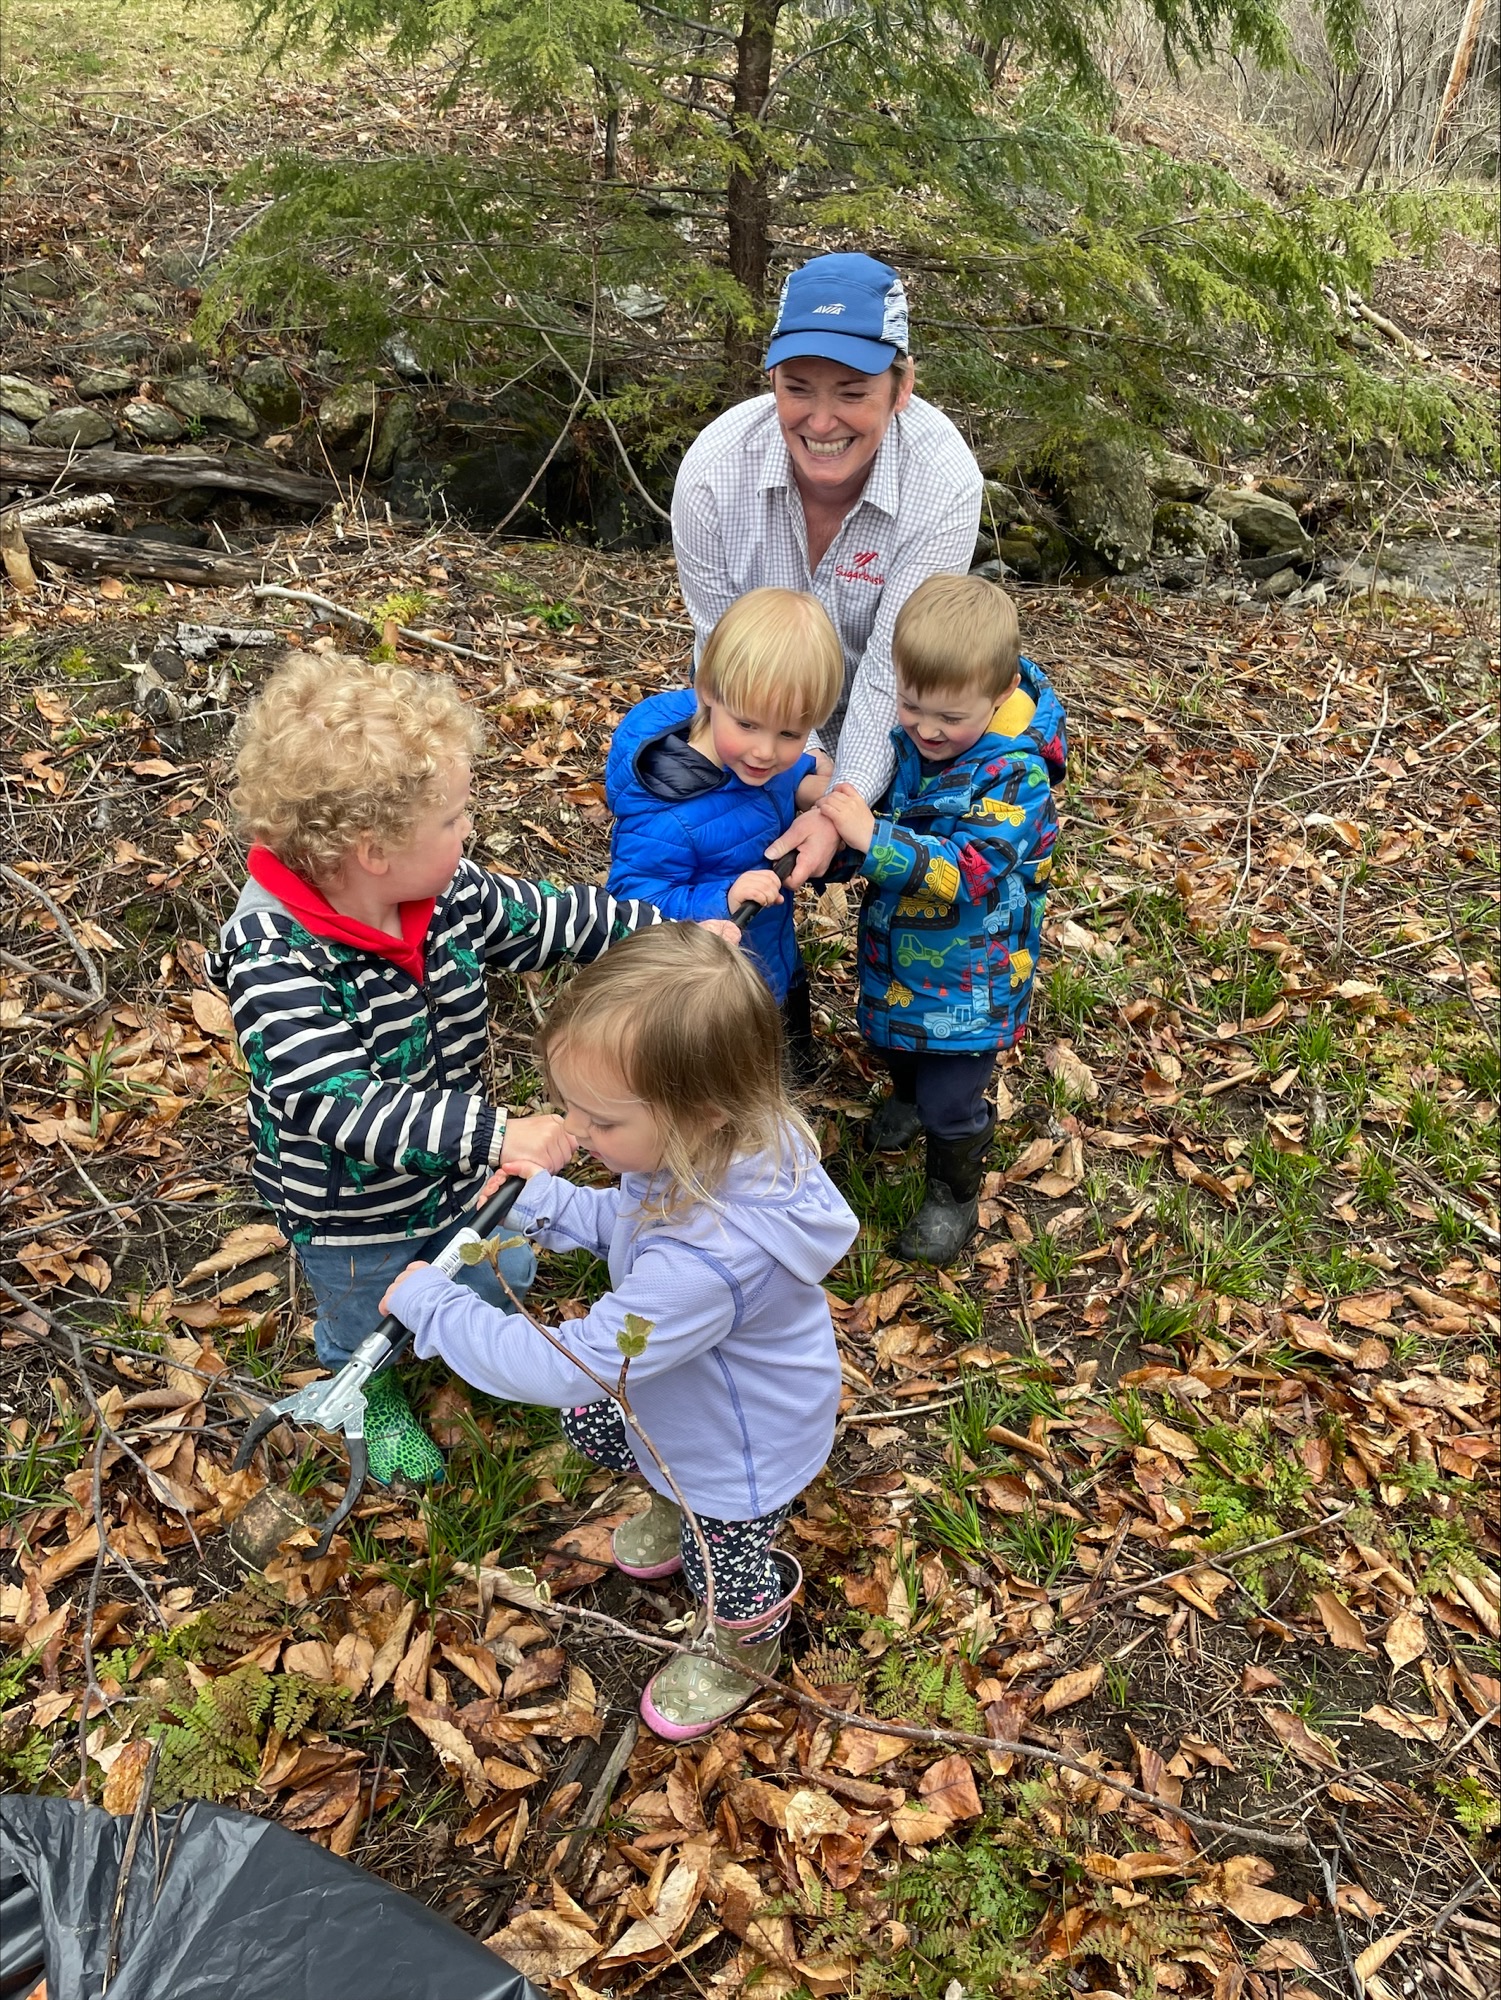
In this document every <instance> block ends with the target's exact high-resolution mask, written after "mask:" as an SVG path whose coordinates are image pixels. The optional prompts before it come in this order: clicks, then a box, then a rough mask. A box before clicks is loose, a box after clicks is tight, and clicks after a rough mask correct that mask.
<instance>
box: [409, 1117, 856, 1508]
mask: <svg viewBox="0 0 1501 2000" xmlns="http://www.w3.org/2000/svg"><path fill="white" fill-rule="evenodd" d="M789 1150H790V1149H789ZM648 1187H649V1181H648V1178H647V1176H645V1175H643V1174H627V1175H626V1176H625V1177H624V1179H623V1181H622V1183H621V1185H620V1186H619V1187H618V1188H585V1187H575V1186H574V1185H573V1184H572V1183H571V1182H569V1181H566V1180H560V1179H558V1178H557V1177H556V1176H554V1175H552V1174H545V1173H539V1174H536V1175H534V1176H533V1177H532V1179H531V1180H530V1181H528V1182H527V1185H526V1188H525V1189H524V1191H523V1192H522V1194H521V1196H520V1198H519V1200H518V1201H517V1203H516V1206H515V1208H514V1209H513V1210H512V1211H511V1220H512V1222H513V1223H514V1224H515V1225H516V1226H517V1227H519V1228H522V1229H524V1230H525V1231H526V1233H527V1235H528V1236H529V1237H531V1238H533V1239H534V1240H535V1241H536V1242H538V1243H540V1244H541V1245H542V1246H543V1247H544V1248H546V1249H549V1250H561V1251H567V1250H578V1249H584V1250H592V1251H593V1252H594V1253H595V1255H596V1256H599V1257H604V1258H606V1259H608V1262H609V1266H610V1287H611V1288H610V1290H609V1291H608V1292H607V1293H606V1295H605V1296H604V1297H603V1298H602V1299H600V1300H599V1302H598V1303H597V1304H596V1305H594V1306H593V1307H591V1309H590V1311H589V1313H588V1315H587V1316H586V1317H585V1318H584V1319H572V1320H564V1321H563V1323H562V1325H561V1326H560V1327H559V1328H558V1336H559V1338H560V1339H561V1340H562V1341H563V1342H564V1344H565V1345H566V1346H567V1347H568V1348H569V1349H570V1350H571V1351H572V1352H573V1353H574V1354H576V1355H578V1356H579V1358H580V1359H581V1360H585V1361H587V1362H588V1363H589V1365H590V1366H591V1367H592V1368H593V1369H594V1371H595V1373H596V1374H598V1375H601V1376H603V1377H604V1379H605V1380H606V1381H608V1382H613V1381H614V1380H615V1379H616V1377H617V1376H618V1374H619V1372H620V1351H619V1349H618V1348H617V1346H616V1344H615V1336H616V1334H617V1333H619V1332H620V1331H621V1329H622V1327H623V1325H624V1322H625V1316H626V1314H627V1313H628V1312H631V1313H637V1314H639V1315H640V1316H641V1317H642V1318H643V1319H647V1320H650V1321H652V1322H653V1330H652V1333H651V1336H650V1338H649V1340H648V1342H647V1347H646V1351H645V1353H644V1354H642V1355H641V1356H640V1357H639V1358H638V1359H636V1360H634V1361H632V1363H631V1367H630V1374H629V1376H628V1378H627V1389H628V1393H629V1395H630V1399H631V1403H632V1405H633V1407H634V1409H635V1411H636V1414H637V1416H638V1417H639V1418H640V1420H641V1423H642V1425H643V1427H644V1428H645V1429H646V1431H647V1432H648V1434H649V1435H650V1437H651V1439H652V1441H653V1443H654V1444H655V1445H656V1447H657V1449H658V1451H659V1452H660V1453H661V1454H662V1457H663V1458H664V1459H665V1460H666V1462H667V1464H668V1465H669V1466H670V1467H671V1468H672V1473H673V1477H674V1478H675V1479H676V1480H677V1482H678V1484H679V1486H680V1487H681V1488H682V1490H683V1494H684V1497H685V1498H686V1499H687V1501H688V1504H689V1505H690V1506H691V1507H692V1508H693V1509H694V1511H695V1512H701V1513H704V1514H707V1515H710V1516H712V1517H714V1518H717V1519H719V1520H728V1521H743V1520H750V1519H752V1518H754V1517H755V1516H757V1515H760V1514H769V1513H771V1512H772V1510H773V1509H774V1508H777V1507H782V1506H785V1505H786V1504H787V1503H788V1502H789V1501H791V1500H792V1499H794V1498H795V1497H796V1496H797V1494H799V1493H800V1492H801V1491H802V1489H803V1488H804V1487H805V1486H806V1485H807V1484H808V1482H809V1480H811V1479H812V1478H813V1477H814V1476H815V1475H816V1474H817V1473H818V1472H820V1471H821V1470H822V1469H823V1465H824V1462H825V1460H826V1459H827V1458H828V1455H829V1448H830V1446H831V1445H832V1443H833V1441H834V1418H835V1413H836V1411H837V1409H838V1406H839V1386H840V1378H839V1355H838V1351H837V1349H836V1347H835V1343H834V1327H833V1323H832V1321H831V1320H830V1317H829V1307H828V1301H827V1300H826V1299H825V1297H824V1294H823V1280H824V1278H825V1277H826V1276H827V1275H828V1273H829V1271H830V1270H832V1269H833V1267H834V1265H835V1264H837V1263H838V1261H839V1259H840V1258H841V1257H842V1256H843V1255H844V1253H845V1251H846V1250H848V1248H849V1246H850V1244H851V1243H852V1242H853V1241H854V1239H855V1237H856V1235H857V1233H858V1231H859V1224H858V1222H857V1221H856V1219H855V1217H854V1215H853V1214H852V1213H851V1211H850V1209H849V1207H848V1206H847V1205H846V1203H845V1200H844V1197H843V1196H842V1195H841V1194H840V1192H839V1190H838V1189H837V1188H836V1187H835V1186H834V1184H833V1182H832V1181H831V1180H830V1179H829V1177H828V1175H827V1174H826V1173H825V1172H824V1171H823V1169H822V1167H820V1166H819V1165H818V1164H817V1163H816V1162H815V1161H814V1160H813V1159H812V1158H811V1157H810V1156H809V1155H808V1153H807V1151H806V1149H805V1148H804V1147H802V1146H801V1144H800V1143H799V1145H798V1154H797V1156H796V1161H795V1164H794V1163H793V1161H789V1163H788V1164H787V1165H786V1166H782V1167H777V1166H776V1165H775V1164H774V1162H772V1161H771V1160H769V1159H766V1158H759V1159H749V1160H737V1161H736V1162H735V1163H734V1165H733V1166H732V1167H731V1169H730V1172H729V1175H728V1176H727V1178H726V1181H725V1184H724V1186H723V1188H722V1189H721V1190H720V1195H719V1206H718V1207H710V1206H709V1205H708V1204H707V1203H701V1204H695V1205H694V1206H693V1207H692V1208H690V1209H688V1210H687V1211H686V1212H685V1213H684V1214H683V1215H682V1216H681V1217H680V1218H676V1217H675V1218H673V1219H672V1220H671V1221H665V1222H664V1221H662V1220H660V1219H659V1218H657V1217H655V1216H647V1215H643V1213H642V1210H641V1206H640V1204H641V1201H642V1198H643V1197H644V1196H645V1194H646V1193H647V1190H648ZM392 1303H393V1306H394V1309H395V1312H396V1316H397V1317H398V1319H400V1320H401V1321H402V1323H403V1324H404V1325H406V1326H409V1327H411V1328H412V1330H413V1332H414V1334H415V1336H416V1340H415V1346H416V1351H417V1353H418V1354H419V1355H422V1356H423V1357H424V1358H428V1357H431V1356H433V1355H441V1357H442V1358H443V1360H445V1361H446V1362H447V1363H448V1365H449V1366H450V1367H451V1368H452V1369H454V1370H455V1372H456V1373H457V1374H459V1375H461V1376H462V1377H463V1378H464V1380H465V1381H466V1382H471V1383H473V1384H474V1386H475V1387H476V1388H478V1389H483V1390H485V1391H487V1392H488V1393H489V1394H490V1395H492V1396H504V1397H506V1398H507V1399H509V1400H510V1401H512V1402H516V1403H539V1404H544V1405H550V1406H552V1407H553V1408H557V1409H571V1408H573V1407H575V1406H576V1405H579V1404H582V1403H593V1402H598V1401H599V1400H600V1391H599V1390H598V1388H597V1387H596V1386H595V1385H594V1383H592V1382H591V1381H590V1380H589V1379H588V1377H587V1376H586V1375H583V1374H581V1373H580V1372H579V1370H578V1369H577V1368H576V1367H574V1366H572V1365H571V1364H570V1363H569V1362H567V1361H565V1360H564V1359H563V1357H562V1356H561V1355H560V1354H559V1353H558V1352H557V1350H556V1348H553V1347H550V1346H549V1345H548V1344H547V1342H546V1341H544V1340H543V1339H542V1337H541V1335H540V1334H539V1333H538V1332H537V1331H536V1329H535V1328H534V1327H533V1326H532V1325H530V1323H529V1322H528V1321H527V1320H525V1319H524V1318H522V1317H521V1316H520V1315H519V1314H510V1313H503V1312H499V1311H497V1310H496V1309H495V1308H494V1307H493V1306H487V1305H485V1304H484V1303H483V1302H482V1301H481V1300H479V1299H477V1298H476V1297H475V1295H474V1293H473V1292H471V1291H468V1290H466V1289H464V1288H463V1287H461V1286H459V1285H455V1284H454V1283H453V1282H452V1281H451V1280H450V1279H448V1278H445V1277H443V1276H441V1275H440V1274H439V1273H438V1272H436V1271H434V1270H432V1269H427V1270H423V1271H418V1272H417V1273H416V1274H415V1275H414V1276H412V1277H410V1278H408V1279H407V1280H406V1281H405V1282H404V1283H403V1284H402V1285H401V1287H400V1289H399V1290H398V1292H397V1293H396V1296H395V1298H394V1300H393V1301H392ZM631 1445H632V1449H633V1450H634V1452H635V1454H636V1460H637V1463H638V1465H639V1467H640V1470H641V1475H642V1477H643V1478H644V1479H645V1480H646V1482H647V1484H648V1485H649V1486H652V1487H654V1488H655V1489H656V1490H657V1491H658V1492H665V1491H666V1486H665V1483H664V1481H663V1479H662V1475H661V1474H660V1473H659V1472H658V1471H657V1469H656V1467H655V1466H654V1465H653V1464H652V1462H651V1460H650V1458H649V1457H648V1456H647V1454H646V1452H645V1450H644V1449H643V1447H642V1446H641V1444H640V1442H639V1440H638V1439H636V1438H634V1437H632V1439H631Z"/></svg>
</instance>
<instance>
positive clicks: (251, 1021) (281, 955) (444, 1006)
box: [205, 860, 658, 1245]
mask: <svg viewBox="0 0 1501 2000" xmlns="http://www.w3.org/2000/svg"><path fill="white" fill-rule="evenodd" d="M305 894H306V895H307V897H308V899H309V900H310V901H313V902H316V901H321V898H317V896H316V892H315V891H306V892H305ZM304 915H305V916H306V918H307V920H306V921H304V920H303V918H302V917H299V916H297V915H295V914H294V913H293V912H292V911H291V910H290V909H289V908H288V907H287V904H286V902H285V901H283V900H281V899H280V898H278V897H277V896H276V895H274V894H273V893H272V892H271V891H270V890H268V889H267V888H266V887H265V886H264V884H263V883H262V882H260V881H258V880H255V879H252V880H251V881H249V882H247V883H246V885H245V888H244V890H243V891H242V893H241V896H240V900H239V903H238V905H237V907H236V909H235V912H234V915H233V916H232V917H231V918H230V919H229V921H228V923H226V924H225V925H224V927H223V929H222V931H221V933H220V949H219V950H218V951H217V952H216V953H214V954H212V955H211V956H210V958H209V959H208V961H207V963H206V966H205V970H206V972H207V974H208V977H209V978H210V979H211V980H212V981H213V982H214V984H216V985H218V986H220V987H222V989H223V990H224V991H225V992H226V993H227V994H228V996H229V1005H230V1011H231V1013H232V1014H233V1016H234V1024H235V1034H236V1036H237V1037H238V1039H239V1044H240V1050H241V1053H242V1054H243V1056H244V1058H245V1067H246V1070H247V1072H248V1081H249V1093H248V1105H247V1111H248V1116H249V1122H250V1135H251V1140H252V1142H253V1145H254V1160H253V1163H252V1167H251V1177H252V1179H253V1180H254V1182H255V1186H256V1191H257V1192H258V1193H259V1194H260V1196H261V1197H262V1199H263V1200H264V1201H266V1202H267V1203H269V1204H270V1206H271V1208H272V1209H273V1210H274V1211H275V1213H276V1216H277V1219H278V1220H279V1222H280V1223H281V1226H282V1228H283V1229H285V1230H286V1232H287V1234H288V1235H289V1236H290V1237H291V1239H292V1241H293V1242H294V1243H322V1244H330V1243H332V1244H350V1245H353V1244H359V1243H393V1242H399V1241H400V1240H402V1239H403V1238H407V1237H412V1238H418V1239H420V1238H423V1237H427V1236H430V1235H432V1234H433V1232H434V1231H435V1230H438V1229H441V1228H442V1227H443V1226H444V1225H445V1224H446V1223H448V1222H450V1221H452V1220H454V1219H455V1218H456V1217H457V1216H458V1215H459V1214H461V1213H462V1211H463V1210H464V1208H465V1207H466V1206H467V1205H468V1204H469V1202H470V1201H471V1200H472V1198H473V1196H474V1194H475V1193H476V1192H477V1190H478V1188H479V1186H480V1184H481V1183H482V1182H483V1181H484V1179H485V1178H486V1176H487V1175H488V1174H490V1173H491V1172H492V1171H493V1169H494V1168H495V1167H497V1166H498V1165H499V1164H500V1152H501V1147H502V1145H503V1144H504V1141H505V1128H506V1114H505V1111H504V1110H503V1109H502V1108H501V1107H500V1106H499V1105H496V1104H493V1103H491V1102H490V1101H489V1100H488V1098H487V1097H486V1096H485V1077H484V1055H485V1042H486V1030H487V1000H486V991H485V975H486V972H487V971H488V970H496V971H507V972H530V971H535V970H540V969H541V968H542V967H545V966H549V965H557V964H559V963H560V962H561V961H563V960H568V959H572V960H580V961H582V960H585V959H591V958H594V957H597V956H598V954H599V953H600V952H602V951H604V950H605V949H606V948H607V947H608V946H609V945H610V944H611V943H612V942H613V941H614V940H615V939H617V938H621V937H624V936H626V935H627V933H628V932H630V931H633V930H639V929H640V928H641V927H642V926H643V925H646V924H653V923H656V922H657V921H658V917H657V912H656V911H655V910H654V909H652V908H651V906H650V905H649V904H645V903H637V902H622V901H619V900H617V899H616V898H615V897H613V896H610V895H608V894H606V892H605V891H604V890H603V889H596V888H591V887H588V886H578V887H567V888H555V887H554V886H553V885H552V884H551V883H550V882H532V881H523V880H520V879H517V878H515V877H513V876H508V875H496V874H492V873H490V872H489V871H488V870H487V869H483V868H479V867H476V865H475V864H474V863H473V862H472V861H467V860H465V861H461V862H460V863H459V865H458V869H457V871H456V872H455V874H454V877H453V880H452V881H451V882H450V883H449V885H448V887H447V888H446V889H445V890H444V891H443V893H442V894H441V895H440V896H439V897H438V898H437V900H436V902H435V903H434V904H433V906H432V913H431V916H430V917H429V918H428V921H427V924H426V927H425V929H424V930H423V931H422V933H421V935H420V937H417V938H414V939H413V940H412V947H413V948H403V947H402V946H401V945H400V944H398V943H396V942H394V941H391V940H386V941H384V944H383V945H382V944H377V943H376V942H375V941H374V940H372V943H371V945H370V946H369V947H365V948H362V947H360V946H359V945H354V944H350V943H347V942H341V941H340V940H339V939H337V938H331V937H327V936H316V935H315V934H314V931H313V929H312V928H310V925H314V924H316V923H317V922H318V918H317V916H316V915H310V914H308V913H307V912H306V911H304ZM330 915H332V913H330ZM360 928H363V927H360ZM398 961H405V962H398Z"/></svg>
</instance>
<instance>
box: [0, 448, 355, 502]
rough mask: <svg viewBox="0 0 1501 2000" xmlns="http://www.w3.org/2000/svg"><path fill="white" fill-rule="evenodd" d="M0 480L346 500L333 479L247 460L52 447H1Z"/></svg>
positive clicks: (205, 455)
mask: <svg viewBox="0 0 1501 2000" xmlns="http://www.w3.org/2000/svg"><path fill="white" fill-rule="evenodd" d="M0 479H9V480H25V481H26V482H27V483H28V484H30V485H36V484H37V483H39V482H40V481H42V480H47V481H52V480H62V481H63V482H64V483H69V482H71V483H74V484H77V485H80V486H97V485H109V486H115V485H119V486H168V487H176V488H178V489H180V490H181V489H186V488H190V487H194V486H223V487H228V488H229V490H230V491H231V492H234V493H265V494H269V495H270V497H271V498H272V499H274V500H298V501H304V502H307V503H309V504H311V505H314V506H318V507H329V506H332V505H333V503H334V502H335V501H336V500H338V499H339V498H340V497H341V496H340V493H339V489H338V487H337V486H336V485H335V484H334V482H333V481H332V480H331V479H315V478H314V477H313V476H312V475H311V474H310V473H306V472H283V471H282V470H281V468H280V467H279V466H271V465H254V464H250V463H248V462H246V461H245V460H243V459H237V458H216V457H214V456H212V455H211V454H210V453H207V452H205V453H204V455H203V457H202V458H198V457H196V456H189V455H188V454H187V453H186V452H170V453H168V452H162V453H156V452H134V451H97V450H96V451H71V452H70V451H63V450H61V449H54V448H53V447H52V446H50V445H40V444H0Z"/></svg>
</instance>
